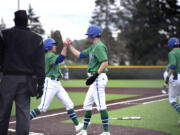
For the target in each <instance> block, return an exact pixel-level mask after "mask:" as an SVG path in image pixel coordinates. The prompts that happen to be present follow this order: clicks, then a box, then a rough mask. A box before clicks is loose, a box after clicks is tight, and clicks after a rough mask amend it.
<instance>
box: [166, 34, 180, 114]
mask: <svg viewBox="0 0 180 135" xmlns="http://www.w3.org/2000/svg"><path fill="white" fill-rule="evenodd" d="M179 47H180V43H179V39H177V38H175V37H172V38H170V39H169V40H168V48H169V49H171V51H170V52H169V53H168V60H169V64H168V65H169V66H168V67H169V70H168V74H167V77H166V79H165V84H166V85H168V83H169V91H168V93H169V103H170V104H171V105H172V106H173V107H174V108H175V109H176V111H177V112H179V113H180V105H179V104H178V103H177V96H178V95H179V94H180V48H179Z"/></svg>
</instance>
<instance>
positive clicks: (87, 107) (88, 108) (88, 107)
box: [83, 105, 92, 110]
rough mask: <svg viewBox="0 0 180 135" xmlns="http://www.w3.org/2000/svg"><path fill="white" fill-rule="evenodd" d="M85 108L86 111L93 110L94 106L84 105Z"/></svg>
mask: <svg viewBox="0 0 180 135" xmlns="http://www.w3.org/2000/svg"><path fill="white" fill-rule="evenodd" d="M83 108H84V109H85V110H92V106H90V105H84V106H83Z"/></svg>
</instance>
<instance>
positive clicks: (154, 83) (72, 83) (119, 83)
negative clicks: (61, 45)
mask: <svg viewBox="0 0 180 135" xmlns="http://www.w3.org/2000/svg"><path fill="white" fill-rule="evenodd" d="M61 83H62V85H63V86H64V87H87V86H86V85H85V80H67V81H65V80H62V81H61ZM163 83H164V81H163V80H109V81H108V84H107V87H113V88H116V87H121V88H162V86H163Z"/></svg>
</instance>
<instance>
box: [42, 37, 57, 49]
mask: <svg viewBox="0 0 180 135" xmlns="http://www.w3.org/2000/svg"><path fill="white" fill-rule="evenodd" d="M53 44H56V41H55V40H54V39H52V38H48V39H46V40H44V42H43V46H44V49H45V50H46V51H48V50H51V49H52V47H53Z"/></svg>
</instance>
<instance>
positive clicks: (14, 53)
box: [0, 10, 45, 135]
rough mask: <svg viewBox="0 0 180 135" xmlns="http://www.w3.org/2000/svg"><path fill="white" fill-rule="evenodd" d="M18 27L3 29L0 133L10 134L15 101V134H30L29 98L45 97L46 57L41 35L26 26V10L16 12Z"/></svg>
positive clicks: (1, 41) (0, 58)
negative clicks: (10, 122)
mask: <svg viewBox="0 0 180 135" xmlns="http://www.w3.org/2000/svg"><path fill="white" fill-rule="evenodd" d="M14 22H15V27H13V28H10V29H5V30H3V31H1V32H0V68H1V71H2V73H3V77H2V80H1V82H0V135H7V134H8V125H9V120H10V114H11V109H12V103H13V101H15V105H16V134H17V135H28V134H29V119H30V118H29V112H30V97H31V96H37V98H39V97H41V96H42V93H43V86H44V79H45V60H44V50H43V45H42V38H41V37H40V36H39V35H37V34H35V33H34V32H32V31H31V30H30V29H29V28H27V24H28V16H27V14H26V11H25V10H19V11H16V12H15V19H14Z"/></svg>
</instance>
